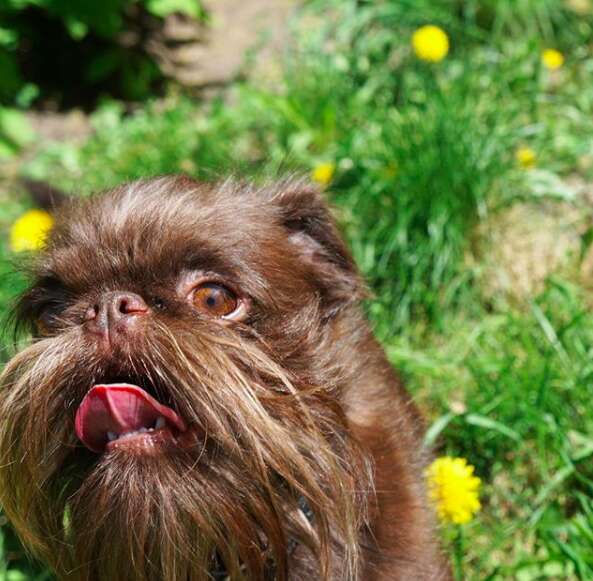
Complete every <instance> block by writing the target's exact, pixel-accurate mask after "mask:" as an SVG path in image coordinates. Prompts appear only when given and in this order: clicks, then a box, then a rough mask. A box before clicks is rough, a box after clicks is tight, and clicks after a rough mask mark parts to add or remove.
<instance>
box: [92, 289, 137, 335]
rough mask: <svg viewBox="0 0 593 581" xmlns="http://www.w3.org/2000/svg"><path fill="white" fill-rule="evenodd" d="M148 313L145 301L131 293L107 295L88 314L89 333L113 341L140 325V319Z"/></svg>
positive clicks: (117, 292)
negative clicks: (117, 336)
mask: <svg viewBox="0 0 593 581" xmlns="http://www.w3.org/2000/svg"><path fill="white" fill-rule="evenodd" d="M147 313H148V306H147V305H146V303H145V302H144V299H143V298H142V297H141V296H140V295H137V294H136V293H131V292H120V291H112V292H108V293H105V294H104V295H103V296H102V297H101V298H100V299H99V300H98V301H97V302H96V303H95V304H94V305H93V306H92V307H91V308H89V310H88V311H87V313H86V327H87V329H88V330H89V331H91V332H93V333H95V334H97V335H100V336H101V337H102V338H104V339H106V340H107V341H111V340H112V339H113V338H114V337H115V336H116V335H118V334H122V333H126V332H128V331H130V330H131V329H132V327H133V326H135V325H136V324H137V323H138V318H139V317H141V316H142V315H146V314H147Z"/></svg>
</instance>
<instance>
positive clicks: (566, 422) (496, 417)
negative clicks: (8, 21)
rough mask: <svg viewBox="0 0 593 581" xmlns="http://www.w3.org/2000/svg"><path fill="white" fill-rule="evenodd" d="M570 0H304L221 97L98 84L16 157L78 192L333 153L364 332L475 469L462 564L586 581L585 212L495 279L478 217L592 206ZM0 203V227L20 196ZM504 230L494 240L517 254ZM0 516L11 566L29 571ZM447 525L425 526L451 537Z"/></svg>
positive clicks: (577, 31) (581, 23)
mask: <svg viewBox="0 0 593 581" xmlns="http://www.w3.org/2000/svg"><path fill="white" fill-rule="evenodd" d="M569 5H570V3H569V2H563V1H560V0H558V1H555V0H545V1H539V0H517V1H514V2H510V1H506V0H505V1H498V2H494V1H493V0H483V1H478V0H437V1H428V0H391V1H390V2H386V1H385V2H381V1H379V2H372V3H371V2H355V1H354V0H352V1H349V0H340V1H338V0H333V1H330V0H324V1H320V0H317V1H312V2H309V3H308V4H307V5H306V7H305V8H304V9H303V17H302V19H300V20H298V21H297V22H296V23H295V29H296V31H297V36H298V39H299V42H298V46H296V47H294V49H293V50H292V53H291V54H289V55H288V56H287V59H286V61H285V63H284V70H283V75H282V77H281V78H280V79H278V80H277V82H276V83H273V84H272V86H271V87H267V88H266V87H262V86H261V84H259V83H256V82H255V81H254V82H249V81H246V82H240V83H237V84H236V85H235V86H234V87H233V89H232V94H231V96H230V98H229V99H228V100H226V101H225V102H222V101H220V102H214V103H210V104H200V103H196V102H195V101H192V100H190V99H187V98H183V97H173V96H172V97H170V98H168V99H167V100H166V101H165V102H164V103H163V102H160V103H155V104H149V105H147V106H145V107H143V108H141V109H139V110H138V111H136V112H135V113H134V114H133V115H125V114H124V113H123V108H122V107H121V106H120V105H118V104H117V103H106V104H105V105H104V106H102V107H101V108H100V109H99V110H98V111H97V112H95V113H94V115H93V124H94V127H95V129H96V133H95V135H94V136H93V137H91V138H90V139H89V140H88V141H87V142H86V143H85V144H83V145H82V146H80V145H73V144H51V145H49V146H47V147H45V148H44V149H43V150H42V151H41V152H39V153H38V154H37V155H36V156H35V157H34V158H33V159H28V160H27V161H26V162H24V163H23V165H22V171H23V172H25V173H27V174H29V175H32V176H34V177H38V178H44V179H48V180H49V181H51V182H52V183H54V184H55V185H59V186H62V187H63V188H65V189H67V190H70V191H72V192H74V193H78V194H81V195H84V194H87V193H88V192H90V191H92V190H95V189H101V188H105V187H109V186H111V185H114V184H116V183H118V182H119V181H121V180H124V179H131V178H135V177H139V176H147V175H157V174H161V173H168V172H178V171H183V172H186V173H190V174H192V175H196V176H198V177H201V178H206V179H212V178H216V177H217V176H219V175H226V174H227V173H228V172H233V173H235V174H237V175H241V176H251V177H253V178H254V179H269V178H270V177H271V178H273V177H274V176H277V175H282V174H284V173H287V172H300V173H309V172H310V171H311V170H312V169H313V168H314V167H315V166H316V165H317V164H319V163H322V162H330V163H334V164H335V166H336V173H335V176H334V179H333V181H332V183H331V185H330V187H329V188H328V191H327V196H328V199H329V200H330V201H331V202H332V203H333V205H334V206H335V207H336V214H337V216H338V218H339V220H340V222H341V224H342V226H343V229H344V232H345V234H346V236H347V238H348V239H349V242H350V244H351V247H352V249H353V252H354V255H355V258H356V260H357V262H358V264H359V265H360V267H361V269H362V271H363V273H364V275H365V276H366V277H367V279H368V281H369V284H370V286H371V287H372V289H373V291H374V293H375V298H374V300H373V301H372V302H370V303H369V307H368V310H369V316H370V317H371V319H372V320H373V322H374V324H375V327H376V331H377V334H378V336H379V337H380V338H381V340H382V341H383V343H384V345H385V347H386V350H387V353H388V355H389V357H390V359H391V361H392V362H393V363H394V365H395V366H397V367H398V368H399V369H400V370H401V372H402V374H403V375H404V377H405V379H406V381H407V384H408V386H409V388H410V390H411V391H412V392H413V393H414V395H415V397H416V399H417V401H418V402H419V403H420V405H421V407H422V409H423V410H424V412H425V414H426V417H427V423H428V426H429V431H428V435H427V438H428V440H429V443H430V444H432V445H434V446H435V447H436V449H437V451H438V453H439V454H448V455H454V456H463V457H465V458H467V459H468V461H469V462H470V463H472V464H473V465H474V466H475V467H476V471H477V474H478V475H479V476H480V478H481V479H482V480H483V483H484V486H483V493H482V504H483V509H482V511H481V512H480V513H479V514H478V515H477V517H476V519H475V520H474V521H473V522H472V523H470V524H469V525H466V526H465V527H464V531H463V539H464V547H465V548H464V558H463V567H464V575H465V578H467V579H476V580H482V579H496V580H502V579H518V580H519V581H531V580H533V581H535V580H539V579H584V580H586V579H593V469H592V468H591V459H592V456H593V436H592V434H593V406H591V405H590V401H591V393H592V392H593V316H592V314H591V302H590V299H589V296H588V289H589V288H590V287H591V280H590V277H587V276H584V275H583V274H582V272H581V270H580V260H581V259H582V258H583V257H584V256H585V255H586V251H587V249H588V246H589V245H590V242H591V239H592V236H591V234H590V228H587V227H584V228H582V230H578V231H576V232H575V233H574V235H575V237H576V238H577V239H578V244H580V245H581V248H582V250H583V252H582V256H579V253H578V251H576V250H574V249H573V255H572V256H570V257H568V258H567V260H566V261H564V263H562V264H561V265H560V267H559V268H557V269H556V271H555V272H550V273H549V276H548V277H547V280H546V281H545V282H544V283H543V284H541V285H539V286H538V285H534V288H537V289H538V290H537V291H534V292H533V293H531V294H528V295H525V294H523V295H521V296H515V295H513V294H509V293H508V292H506V291H503V290H498V289H497V287H496V283H495V281H494V279H493V278H492V277H491V276H489V275H488V274H487V272H486V267H485V265H486V263H487V262H491V260H490V258H491V257H492V256H493V255H494V253H493V250H495V249H492V248H490V247H489V246H488V240H489V237H488V236H487V235H486V236H485V233H486V234H487V233H488V232H491V231H492V230H493V229H496V228H497V227H498V226H497V224H498V223H499V220H498V219H499V218H500V217H503V216H504V215H505V213H506V212H508V211H509V209H510V208H512V207H513V206H515V205H516V204H522V205H525V204H527V207H533V208H536V207H539V206H540V205H541V204H542V200H545V201H546V204H548V205H550V204H551V205H553V204H556V203H557V204H558V206H557V210H556V211H557V212H566V210H567V207H568V208H570V212H571V216H573V215H577V216H578V219H577V220H576V222H575V218H574V216H573V217H570V218H569V217H568V215H567V218H566V220H567V223H566V227H567V228H570V227H572V228H573V230H574V227H573V226H572V224H573V223H579V224H581V223H582V224H585V225H587V224H588V222H589V216H590V202H589V201H588V198H587V196H586V195H579V194H577V193H576V192H575V190H574V188H573V187H572V185H571V184H572V183H574V182H575V180H576V181H582V182H583V183H586V181H587V180H590V179H591V178H592V177H593V153H592V152H593V140H592V137H591V136H592V135H593V121H592V120H593V85H591V83H590V75H591V71H592V70H593V52H592V48H591V46H590V45H588V44H587V43H588V39H589V38H590V34H591V32H592V30H593V5H592V6H591V10H590V12H588V13H584V14H577V13H576V12H575V11H573V10H571V9H570V7H569ZM328 11H329V12H330V13H331V14H332V16H333V17H332V18H327V13H328ZM323 14H324V15H325V16H323ZM425 23H436V24H439V25H440V26H442V27H443V28H444V29H445V30H446V31H447V32H448V34H449V36H450V40H451V52H450V54H449V55H448V57H447V58H446V59H445V60H444V61H442V62H441V63H438V64H427V63H422V62H419V61H418V60H417V59H415V57H414V55H413V54H412V53H411V50H410V48H409V39H410V35H411V34H412V32H413V30H414V29H415V28H416V27H418V26H420V25H422V24H425ZM544 47H556V48H559V49H561V50H562V51H563V52H564V53H565V56H566V63H565V65H564V67H563V68H562V69H561V70H560V71H556V72H550V71H546V70H544V69H543V68H542V67H541V64H540V54H541V50H542V49H543V48H544ZM519 145H527V146H529V147H531V148H532V149H533V150H534V151H535V152H536V155H537V167H536V168H535V169H534V170H530V171H526V170H524V169H522V168H520V167H519V166H518V164H517V162H516V160H515V156H514V152H515V150H516V148H517V147H518V146H519ZM80 188H83V189H82V190H81V189H80ZM2 200H3V201H0V211H1V214H0V226H1V227H2V228H3V229H4V230H5V231H6V229H7V227H8V225H9V224H10V222H11V221H12V220H13V219H14V218H15V216H16V215H17V214H18V212H19V211H20V209H22V207H23V204H24V202H23V201H22V199H21V196H20V195H18V193H17V192H8V193H7V195H5V197H4V198H3V199H2ZM560 202H561V203H560ZM530 205H531V206H530ZM552 207H553V206H552ZM556 236H557V233H556V232H550V237H551V239H552V240H555V237H556ZM579 237H580V238H579ZM522 242H523V240H522V239H521V238H520V237H519V238H517V239H510V240H509V241H508V243H509V244H511V245H516V247H517V254H518V255H519V254H520V253H521V252H523V251H524V246H523V245H522V244H521V243H522ZM9 258H10V254H9V252H8V251H7V250H6V244H5V240H4V241H2V242H1V243H0V264H2V265H3V266H2V267H1V268H2V270H1V271H0V274H2V276H0V309H1V310H3V311H6V310H8V309H9V306H8V305H9V302H8V301H9V297H10V296H11V295H13V294H14V293H15V292H16V290H17V289H18V288H19V286H20V285H21V284H22V283H21V281H19V280H17V279H14V278H12V277H8V276H7V275H6V274H5V273H7V268H8V267H6V266H4V265H5V264H6V260H8V259H9ZM518 258H519V256H518ZM517 262H519V263H520V262H521V261H520V260H517ZM511 266H513V265H508V264H499V265H496V267H497V268H498V270H500V271H502V272H504V273H507V274H508V272H510V271H511V270H512V269H511V268H510V267H511ZM1 530H3V531H4V532H5V534H6V535H8V536H7V541H6V542H7V543H9V544H10V549H9V550H7V549H5V552H4V555H5V558H10V561H9V563H10V569H11V570H12V571H14V572H18V571H30V570H28V569H25V568H26V567H27V566H28V565H26V562H25V561H24V560H23V559H22V554H20V553H19V552H18V549H17V548H16V545H14V539H12V537H11V536H10V533H9V530H8V529H7V528H6V527H5V526H3V527H2V529H1ZM455 535H456V531H455V530H452V529H450V528H447V527H445V528H444V530H443V537H444V540H445V543H446V545H447V547H448V548H449V549H450V550H453V544H454V543H453V538H454V537H455ZM5 546H6V545H5ZM15 574H16V573H15ZM2 575H5V573H4V572H3V571H0V581H1V580H2ZM27 575H28V577H27ZM32 575H33V573H31V572H25V578H33V577H32Z"/></svg>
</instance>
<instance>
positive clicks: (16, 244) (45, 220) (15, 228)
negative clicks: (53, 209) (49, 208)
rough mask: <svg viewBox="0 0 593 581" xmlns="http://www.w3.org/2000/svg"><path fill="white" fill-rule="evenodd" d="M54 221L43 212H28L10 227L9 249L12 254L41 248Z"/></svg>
mask: <svg viewBox="0 0 593 581" xmlns="http://www.w3.org/2000/svg"><path fill="white" fill-rule="evenodd" d="M53 224H54V219H53V218H52V216H51V215H50V214H48V213H47V212H45V211H44V210H29V211H28V212H25V213H24V214H23V215H22V216H21V217H20V218H18V219H17V221H16V222H15V223H14V224H13V225H12V228H11V230H10V247H11V249H12V250H13V252H26V251H34V250H39V249H40V248H43V246H44V245H45V241H46V239H47V235H48V234H49V231H50V230H51V229H52V226H53Z"/></svg>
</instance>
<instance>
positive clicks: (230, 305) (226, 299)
mask: <svg viewBox="0 0 593 581" xmlns="http://www.w3.org/2000/svg"><path fill="white" fill-rule="evenodd" d="M192 300H193V304H194V306H195V307H196V309H198V311H200V312H202V313H204V314H206V315H211V316H214V317H225V316H227V315H230V314H231V313H233V312H234V311H236V310H237V307H238V306H239V301H238V300H237V297H236V296H235V295H234V294H233V292H232V291H230V290H229V289H228V288H226V287H224V286H222V285H220V284H215V283H211V282H208V283H205V284H202V285H200V286H199V287H197V288H196V289H195V290H194V292H193V299H192Z"/></svg>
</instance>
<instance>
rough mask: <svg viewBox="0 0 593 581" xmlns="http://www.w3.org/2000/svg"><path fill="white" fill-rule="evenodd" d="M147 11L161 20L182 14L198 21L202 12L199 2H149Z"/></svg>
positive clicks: (183, 0)
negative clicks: (171, 15) (175, 14)
mask: <svg viewBox="0 0 593 581" xmlns="http://www.w3.org/2000/svg"><path fill="white" fill-rule="evenodd" d="M146 9H147V10H148V11H149V12H150V13H151V14H154V16H159V17H160V18H165V17H166V16H169V14H173V13H174V12H181V13H182V14H187V15H188V16H191V17H193V18H196V19H198V18H200V16H201V12H202V10H201V6H200V3H199V2H198V0H147V2H146Z"/></svg>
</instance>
